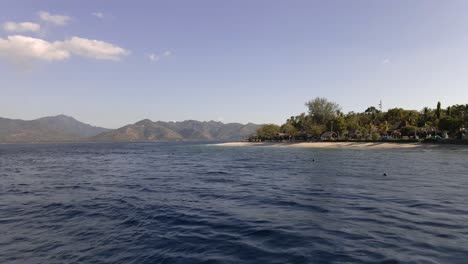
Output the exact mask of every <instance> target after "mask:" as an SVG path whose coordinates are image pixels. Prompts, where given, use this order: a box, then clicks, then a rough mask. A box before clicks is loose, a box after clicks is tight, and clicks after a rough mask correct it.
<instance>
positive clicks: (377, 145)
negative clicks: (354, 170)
mask: <svg viewBox="0 0 468 264" xmlns="http://www.w3.org/2000/svg"><path fill="white" fill-rule="evenodd" d="M213 145H214V146H220V147H281V148H338V149H435V148H444V149H465V150H468V145H454V144H427V143H394V142H391V143H389V142H293V143H291V142H226V143H218V144H213Z"/></svg>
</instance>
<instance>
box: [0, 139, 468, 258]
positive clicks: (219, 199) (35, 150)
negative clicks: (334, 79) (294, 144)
mask: <svg viewBox="0 0 468 264" xmlns="http://www.w3.org/2000/svg"><path fill="white" fill-rule="evenodd" d="M384 173H386V174H387V176H384V175H383V174H384ZM0 263H468V151H463V150H455V151H454V150H446V149H445V150H443V149H437V150H421V149H417V150H408V149H405V150H376V149H354V150H352V149H348V150H345V149H299V148H274V147H220V146H211V145H207V144H201V143H152V144H143V143H135V144H54V145H52V144H51V145H0Z"/></svg>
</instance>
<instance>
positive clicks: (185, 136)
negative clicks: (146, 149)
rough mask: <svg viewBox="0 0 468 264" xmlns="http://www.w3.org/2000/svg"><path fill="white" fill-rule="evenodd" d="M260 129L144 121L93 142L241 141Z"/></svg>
mask: <svg viewBox="0 0 468 264" xmlns="http://www.w3.org/2000/svg"><path fill="white" fill-rule="evenodd" d="M259 127H260V126H259V125H256V124H252V123H248V124H246V125H244V124H240V123H228V124H224V123H221V122H216V121H196V120H186V121H179V122H163V121H156V122H153V121H151V120H149V119H144V120H141V121H139V122H136V123H135V124H131V125H127V126H124V127H121V128H119V129H115V130H111V131H107V132H103V133H101V134H99V135H97V136H95V137H91V138H90V140H91V141H157V140H226V141H227V140H242V139H244V138H246V137H248V136H251V135H253V134H254V133H255V132H256V131H257V129H258V128H259Z"/></svg>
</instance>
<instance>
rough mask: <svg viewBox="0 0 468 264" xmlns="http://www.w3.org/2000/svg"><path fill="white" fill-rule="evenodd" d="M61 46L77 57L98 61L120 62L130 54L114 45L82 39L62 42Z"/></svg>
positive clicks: (74, 38)
mask: <svg viewBox="0 0 468 264" xmlns="http://www.w3.org/2000/svg"><path fill="white" fill-rule="evenodd" d="M59 46H60V47H62V48H63V49H65V50H67V51H69V52H71V53H73V54H75V55H79V56H83V57H88V58H92V59H98V60H113V61H118V60H120V59H121V57H123V56H126V55H128V54H130V52H129V51H128V50H125V49H123V48H121V47H119V46H116V45H114V44H111V43H107V42H104V41H100V40H91V39H85V38H80V37H72V38H71V39H67V40H65V41H62V42H60V44H59Z"/></svg>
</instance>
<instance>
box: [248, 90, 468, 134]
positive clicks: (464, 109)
mask: <svg viewBox="0 0 468 264" xmlns="http://www.w3.org/2000/svg"><path fill="white" fill-rule="evenodd" d="M305 105H306V107H307V110H308V112H307V113H301V114H299V115H297V116H291V117H290V118H288V119H287V120H286V122H285V123H284V124H283V125H281V126H277V125H272V124H269V125H265V126H263V127H262V128H260V129H259V130H258V132H257V136H258V137H259V138H262V137H265V138H274V137H275V136H278V135H279V133H281V136H282V138H284V135H285V134H286V135H288V136H289V138H301V139H305V138H320V135H322V133H324V132H326V131H333V132H336V133H337V134H338V135H339V137H340V138H344V139H350V138H358V139H373V140H376V139H380V138H383V137H397V138H398V137H414V136H419V137H427V136H431V135H432V136H434V135H437V134H439V135H442V134H444V133H448V134H449V135H451V136H452V137H460V136H462V135H464V133H467V132H466V129H465V128H466V126H467V125H468V104H466V105H452V106H448V107H447V108H445V109H443V108H442V105H441V103H440V102H437V104H436V107H435V108H434V109H431V108H430V107H424V108H423V109H422V110H421V111H416V110H406V109H402V108H391V109H388V110H387V111H386V112H381V111H379V110H378V109H377V108H376V107H375V106H369V107H368V108H367V109H365V110H364V111H363V112H361V113H355V112H349V113H348V114H343V113H341V107H340V106H339V105H338V104H337V103H335V102H331V101H329V100H327V99H326V98H321V97H317V98H314V99H312V100H310V101H308V102H307V103H306V104H305Z"/></svg>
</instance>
